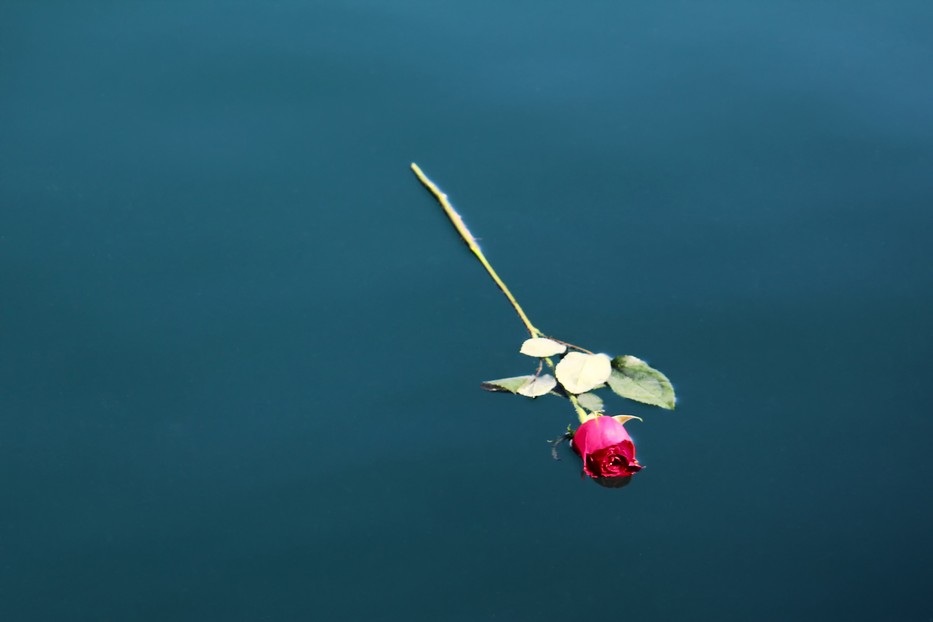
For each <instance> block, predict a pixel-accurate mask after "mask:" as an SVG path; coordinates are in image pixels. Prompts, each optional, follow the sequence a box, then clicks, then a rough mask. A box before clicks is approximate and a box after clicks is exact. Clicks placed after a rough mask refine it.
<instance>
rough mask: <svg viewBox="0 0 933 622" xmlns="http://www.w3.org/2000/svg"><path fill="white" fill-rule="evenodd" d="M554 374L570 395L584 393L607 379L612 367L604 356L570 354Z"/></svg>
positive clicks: (563, 359) (562, 360)
mask: <svg viewBox="0 0 933 622" xmlns="http://www.w3.org/2000/svg"><path fill="white" fill-rule="evenodd" d="M554 373H555V374H556V375H557V379H558V380H559V381H560V383H561V384H562V385H563V386H564V388H565V389H567V391H569V392H570V393H586V392H587V391H591V390H592V389H595V388H596V387H598V386H599V385H601V384H603V383H604V382H606V381H607V380H608V379H609V376H610V375H611V374H612V365H611V364H610V362H609V357H608V356H606V355H605V354H584V353H582V352H570V353H569V354H567V355H566V356H565V357H564V358H562V359H561V360H560V363H558V364H557V368H556V369H555V372H554Z"/></svg>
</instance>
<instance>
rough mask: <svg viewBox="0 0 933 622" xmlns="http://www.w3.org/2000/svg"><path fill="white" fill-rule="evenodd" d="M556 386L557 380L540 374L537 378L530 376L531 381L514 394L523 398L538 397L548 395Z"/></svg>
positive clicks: (548, 375) (549, 375)
mask: <svg viewBox="0 0 933 622" xmlns="http://www.w3.org/2000/svg"><path fill="white" fill-rule="evenodd" d="M556 386H557V380H555V379H554V376H552V375H551V374H542V375H540V376H538V377H534V376H532V378H531V380H529V381H528V382H526V383H525V384H523V385H522V386H520V387H519V388H518V391H516V393H518V394H519V395H524V396H525V397H540V396H542V395H547V394H548V393H550V392H551V390H552V389H553V388H554V387H556Z"/></svg>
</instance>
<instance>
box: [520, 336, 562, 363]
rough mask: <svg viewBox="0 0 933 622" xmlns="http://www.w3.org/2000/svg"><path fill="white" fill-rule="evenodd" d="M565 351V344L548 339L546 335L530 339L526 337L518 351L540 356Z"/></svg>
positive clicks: (553, 354)
mask: <svg viewBox="0 0 933 622" xmlns="http://www.w3.org/2000/svg"><path fill="white" fill-rule="evenodd" d="M566 351H567V346H565V345H564V344H562V343H557V342H556V341H554V340H553V339H548V338H546V337H533V338H532V339H526V340H525V342H524V343H523V344H522V349H521V350H520V352H521V353H522V354H526V355H528V356H535V357H538V358H542V357H545V356H555V355H557V354H563V353H564V352H566Z"/></svg>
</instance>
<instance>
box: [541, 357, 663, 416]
mask: <svg viewBox="0 0 933 622" xmlns="http://www.w3.org/2000/svg"><path fill="white" fill-rule="evenodd" d="M557 377H558V378H560V374H558V375H557ZM608 382H609V388H610V389H612V390H613V391H615V392H616V393H617V394H619V395H621V396H622V397H626V398H628V399H630V400H635V401H636V402H642V403H644V404H651V405H652V406H660V407H661V408H667V409H669V410H673V409H674V404H675V402H676V401H677V398H676V397H675V396H674V387H673V386H671V381H670V380H668V379H667V376H665V375H664V374H662V373H661V372H659V371H658V370H656V369H654V368H653V367H651V366H650V365H648V363H646V362H644V361H643V360H641V359H640V358H638V357H635V356H630V355H626V356H617V357H615V358H614V359H612V374H611V375H610V376H609V380H608Z"/></svg>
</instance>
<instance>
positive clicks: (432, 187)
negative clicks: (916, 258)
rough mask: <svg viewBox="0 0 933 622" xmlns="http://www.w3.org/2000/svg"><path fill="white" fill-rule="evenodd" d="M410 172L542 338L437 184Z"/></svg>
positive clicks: (414, 167)
mask: <svg viewBox="0 0 933 622" xmlns="http://www.w3.org/2000/svg"><path fill="white" fill-rule="evenodd" d="M411 170H412V171H414V173H415V175H416V176H417V177H418V180H419V181H420V182H421V183H422V184H423V185H424V187H425V188H427V189H428V190H429V191H430V192H431V194H433V195H434V198H435V199H437V202H438V203H440V204H441V207H442V208H444V213H445V214H447V218H449V219H450V222H451V223H452V224H453V226H454V228H455V229H456V230H457V233H459V234H460V238H461V239H462V240H463V241H464V242H465V243H466V245H467V246H468V247H469V249H470V252H472V253H473V255H475V256H476V258H477V259H478V260H479V262H480V263H481V264H483V267H484V268H486V272H488V273H489V276H490V277H492V280H493V281H495V283H496V286H497V287H498V288H499V291H501V292H502V293H503V294H505V297H506V298H508V299H509V303H510V304H511V305H512V308H513V309H515V313H517V314H518V317H519V319H520V320H521V321H522V324H524V325H525V328H526V329H527V330H528V334H529V335H531V336H532V337H542V336H544V333H542V332H541V331H540V330H538V329H537V328H535V326H534V324H532V323H531V320H530V319H528V316H527V315H526V314H525V310H524V309H522V306H521V305H520V304H518V300H516V299H515V296H513V295H512V292H511V291H510V290H509V287H508V285H506V284H505V281H503V280H502V279H501V278H500V277H499V275H498V273H496V270H495V268H493V267H492V264H490V263H489V260H488V259H486V255H484V254H483V250H482V249H481V248H480V247H479V244H478V243H477V242H476V238H475V237H473V234H472V233H470V230H469V229H467V226H466V224H465V223H464V222H463V218H461V217H460V214H458V213H457V210H455V209H454V206H453V205H451V204H450V201H448V200H447V195H446V194H445V193H444V192H443V191H442V190H441V189H440V188H438V187H437V184H435V183H434V182H433V181H431V180H430V179H428V176H427V175H425V174H424V171H422V170H421V167H420V166H418V165H417V164H415V163H414V162H412V163H411ZM561 343H563V342H561ZM544 361H545V362H546V363H547V364H548V367H550V368H551V369H554V362H553V361H551V359H550V358H548V357H545V358H544ZM567 396H568V397H569V398H570V403H571V404H573V409H574V410H575V411H576V412H577V417H578V418H579V419H580V423H583V422H584V421H586V420H587V419H589V418H590V415H589V414H587V412H586V411H585V410H584V409H583V407H582V406H580V402H579V401H578V400H577V396H576V395H574V394H573V393H567Z"/></svg>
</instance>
